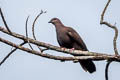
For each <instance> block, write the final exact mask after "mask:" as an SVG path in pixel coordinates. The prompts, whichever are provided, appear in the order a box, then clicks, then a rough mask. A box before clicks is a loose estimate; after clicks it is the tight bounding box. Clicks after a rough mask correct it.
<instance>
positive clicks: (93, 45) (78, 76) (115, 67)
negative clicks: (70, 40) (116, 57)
mask: <svg viewBox="0 0 120 80" xmlns="http://www.w3.org/2000/svg"><path fill="white" fill-rule="evenodd" d="M106 3H107V0H0V7H1V8H2V11H3V13H4V16H5V19H6V21H7V23H8V26H9V28H10V29H11V30H12V31H13V32H16V33H19V34H22V35H25V21H26V18H27V16H30V18H29V22H28V32H29V37H31V38H32V29H31V28H32V23H33V21H34V19H35V17H36V16H37V15H38V14H39V13H40V11H41V10H43V11H47V13H46V14H42V15H41V16H40V18H39V19H38V20H37V22H36V25H35V34H36V37H37V40H39V41H41V42H45V43H49V44H52V45H55V46H59V45H58V43H57V40H56V32H55V28H54V26H53V25H52V24H49V23H48V21H49V20H50V19H51V18H53V17H57V18H59V19H60V20H61V21H62V22H63V24H65V25H66V26H70V27H72V28H74V29H75V30H76V31H77V32H78V33H79V34H80V36H81V37H82V39H83V40H84V42H85V43H86V45H87V47H88V49H89V51H93V52H101V53H109V54H113V53H114V51H113V36H114V30H112V29H111V28H108V27H106V26H105V25H102V26H101V25H100V16H101V13H102V10H103V8H104V6H105V4H106ZM119 7H120V1H119V0H116V1H115V0H112V1H111V3H110V5H109V8H108V9H107V12H106V14H105V20H106V21H108V22H110V23H111V24H115V23H116V26H117V28H118V30H120V27H119V26H120V10H119ZM0 26H4V25H3V22H2V19H1V18H0ZM0 37H2V38H4V39H7V40H10V41H12V42H14V43H16V44H20V43H21V42H22V41H21V40H19V39H16V38H13V37H10V36H8V35H6V34H4V33H2V32H0ZM25 47H29V46H28V45H25ZM33 47H34V49H36V50H38V49H37V47H36V46H34V45H33ZM117 47H118V51H119V52H120V37H119V38H118V40H117ZM11 48H12V47H11V46H8V45H6V44H4V43H1V42H0V61H1V60H2V59H3V58H4V57H5V56H6V55H7V54H8V53H9V52H10V51H11ZM46 53H51V54H53V55H62V56H69V55H66V54H64V53H60V52H56V51H46ZM95 64H96V68H97V71H96V72H95V73H93V74H89V73H87V72H85V71H84V70H83V69H82V68H81V66H80V64H79V63H73V62H60V61H56V60H51V59H46V58H43V57H39V56H36V55H32V54H28V53H26V52H23V51H21V50H17V51H16V52H14V53H13V54H12V55H11V56H10V57H9V58H8V59H7V61H6V62H5V63H4V64H3V65H2V66H0V79H1V80H105V77H104V75H105V65H106V61H97V62H96V61H95ZM119 74H120V63H117V62H113V63H112V64H111V65H110V67H109V78H110V79H109V80H118V79H119Z"/></svg>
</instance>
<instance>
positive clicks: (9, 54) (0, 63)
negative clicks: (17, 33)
mask: <svg viewBox="0 0 120 80" xmlns="http://www.w3.org/2000/svg"><path fill="white" fill-rule="evenodd" d="M25 43H26V42H23V43H21V44H20V46H22V45H24V44H25ZM16 50H17V48H15V49H13V50H12V51H11V52H10V53H8V55H7V56H6V57H5V58H4V59H3V60H2V61H1V62H0V66H1V65H2V64H3V63H4V62H5V61H6V60H7V59H8V58H9V57H10V56H11V55H12V53H13V52H15V51H16Z"/></svg>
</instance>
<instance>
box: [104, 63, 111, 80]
mask: <svg viewBox="0 0 120 80" xmlns="http://www.w3.org/2000/svg"><path fill="white" fill-rule="evenodd" d="M111 62H112V61H108V62H107V64H106V68H105V79H106V80H108V68H109V66H110V63H111Z"/></svg>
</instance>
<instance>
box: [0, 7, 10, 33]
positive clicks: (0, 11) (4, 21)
mask: <svg viewBox="0 0 120 80" xmlns="http://www.w3.org/2000/svg"><path fill="white" fill-rule="evenodd" d="M0 15H1V17H2V20H3V23H4V25H5V27H6V28H7V30H8V32H9V33H10V34H12V33H11V30H10V29H9V27H8V25H7V23H6V20H5V18H4V15H3V12H2V9H1V8H0Z"/></svg>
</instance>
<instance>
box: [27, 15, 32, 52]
mask: <svg viewBox="0 0 120 80" xmlns="http://www.w3.org/2000/svg"><path fill="white" fill-rule="evenodd" d="M28 19H29V16H28V17H27V19H26V24H25V30H26V37H27V38H28V30H27V23H28ZM27 42H28V45H29V46H30V48H31V49H32V50H33V48H32V45H31V44H30V43H29V39H28V41H27Z"/></svg>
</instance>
